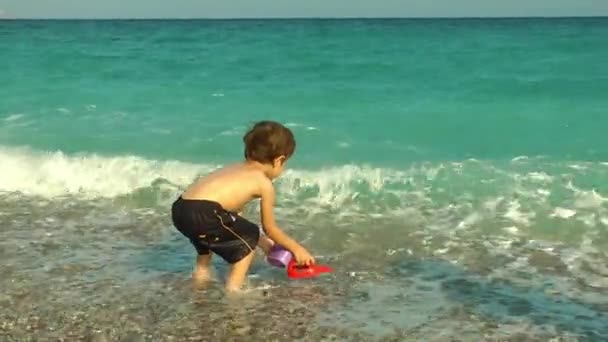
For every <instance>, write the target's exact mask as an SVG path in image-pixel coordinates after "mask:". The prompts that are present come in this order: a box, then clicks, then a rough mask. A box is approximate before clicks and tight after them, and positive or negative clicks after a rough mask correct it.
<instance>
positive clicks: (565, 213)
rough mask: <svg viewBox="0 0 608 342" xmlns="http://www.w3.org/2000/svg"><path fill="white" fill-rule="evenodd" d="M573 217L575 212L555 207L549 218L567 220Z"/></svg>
mask: <svg viewBox="0 0 608 342" xmlns="http://www.w3.org/2000/svg"><path fill="white" fill-rule="evenodd" d="M574 215H576V210H572V209H566V208H560V207H557V208H555V210H554V211H553V213H552V214H551V217H559V218H563V219H568V218H570V217H572V216H574Z"/></svg>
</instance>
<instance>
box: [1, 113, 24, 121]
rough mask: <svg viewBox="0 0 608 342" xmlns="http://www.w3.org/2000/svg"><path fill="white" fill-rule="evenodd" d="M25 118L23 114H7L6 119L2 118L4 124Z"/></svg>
mask: <svg viewBox="0 0 608 342" xmlns="http://www.w3.org/2000/svg"><path fill="white" fill-rule="evenodd" d="M24 116H25V114H9V115H8V116H7V117H5V118H4V121H5V122H11V121H17V120H19V119H22V118H23V117H24Z"/></svg>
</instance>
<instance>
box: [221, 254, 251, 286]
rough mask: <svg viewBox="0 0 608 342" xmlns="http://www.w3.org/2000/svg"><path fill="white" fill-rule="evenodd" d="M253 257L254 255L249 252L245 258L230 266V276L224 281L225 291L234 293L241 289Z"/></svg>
mask: <svg viewBox="0 0 608 342" xmlns="http://www.w3.org/2000/svg"><path fill="white" fill-rule="evenodd" d="M254 257H255V253H254V252H253V251H251V252H250V253H249V254H247V256H246V257H244V258H242V259H241V260H239V261H237V262H236V263H234V264H232V265H231V267H230V274H229V275H228V279H226V290H227V291H228V292H236V291H238V290H240V289H241V287H242V286H243V283H244V282H245V277H246V276H247V271H249V267H250V266H251V262H252V261H253V258H254Z"/></svg>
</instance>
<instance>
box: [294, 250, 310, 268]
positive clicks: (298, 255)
mask: <svg viewBox="0 0 608 342" xmlns="http://www.w3.org/2000/svg"><path fill="white" fill-rule="evenodd" d="M293 256H294V258H295V259H296V263H297V264H298V265H306V266H310V265H313V264H314V263H315V258H313V256H312V255H310V253H308V251H307V250H306V249H305V248H304V247H300V248H298V249H297V250H295V251H294V253H293Z"/></svg>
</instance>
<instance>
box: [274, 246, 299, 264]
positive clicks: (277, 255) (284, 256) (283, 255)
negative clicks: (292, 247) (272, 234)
mask: <svg viewBox="0 0 608 342" xmlns="http://www.w3.org/2000/svg"><path fill="white" fill-rule="evenodd" d="M291 258H293V255H292V254H291V252H290V251H288V250H286V249H285V248H283V247H281V246H279V245H274V247H272V249H271V250H270V253H269V254H268V263H270V264H271V265H272V266H275V267H286V266H287V265H288V264H289V262H290V261H291Z"/></svg>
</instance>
